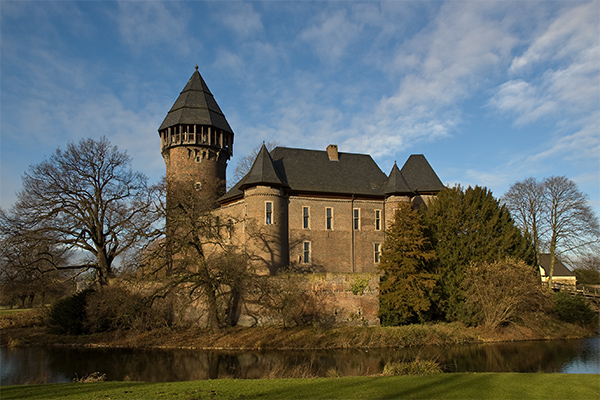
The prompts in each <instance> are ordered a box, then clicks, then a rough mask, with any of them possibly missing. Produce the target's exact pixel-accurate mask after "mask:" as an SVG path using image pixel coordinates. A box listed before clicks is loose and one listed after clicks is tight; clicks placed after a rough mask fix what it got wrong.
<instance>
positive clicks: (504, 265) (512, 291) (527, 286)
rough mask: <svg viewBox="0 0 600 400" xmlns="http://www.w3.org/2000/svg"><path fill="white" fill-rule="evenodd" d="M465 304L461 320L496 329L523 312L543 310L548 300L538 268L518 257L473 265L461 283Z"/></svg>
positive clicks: (520, 315)
mask: <svg viewBox="0 0 600 400" xmlns="http://www.w3.org/2000/svg"><path fill="white" fill-rule="evenodd" d="M462 288H463V290H464V295H465V299H466V301H465V304H464V307H463V314H462V315H461V319H462V320H463V322H465V323H467V324H472V325H482V326H485V327H487V328H489V329H496V328H497V327H499V326H501V325H505V324H508V323H510V322H515V321H517V320H518V319H520V318H521V317H522V316H523V315H524V314H526V313H528V312H531V311H534V310H543V309H544V308H545V307H546V305H547V304H548V302H549V299H548V298H547V296H546V295H545V292H544V291H543V290H542V286H541V284H540V280H539V277H538V273H537V270H536V268H534V267H532V266H530V265H528V264H526V263H525V262H523V261H521V260H519V259H513V258H506V259H504V260H503V261H496V262H492V263H487V262H483V263H478V264H471V265H470V266H469V267H468V268H467V269H466V272H465V279H464V281H463V283H462Z"/></svg>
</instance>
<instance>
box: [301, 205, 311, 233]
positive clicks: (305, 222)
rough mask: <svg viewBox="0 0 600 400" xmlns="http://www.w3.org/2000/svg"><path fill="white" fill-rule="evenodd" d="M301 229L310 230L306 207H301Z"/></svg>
mask: <svg viewBox="0 0 600 400" xmlns="http://www.w3.org/2000/svg"><path fill="white" fill-rule="evenodd" d="M302 227H303V228H304V229H308V228H310V214H309V209H308V207H302Z"/></svg>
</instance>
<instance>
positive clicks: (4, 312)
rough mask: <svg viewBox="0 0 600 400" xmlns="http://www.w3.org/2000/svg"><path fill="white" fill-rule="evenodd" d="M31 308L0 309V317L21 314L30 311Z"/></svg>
mask: <svg viewBox="0 0 600 400" xmlns="http://www.w3.org/2000/svg"><path fill="white" fill-rule="evenodd" d="M31 310H33V308H12V309H11V308H0V317H2V316H4V315H11V314H16V313H22V312H24V311H31Z"/></svg>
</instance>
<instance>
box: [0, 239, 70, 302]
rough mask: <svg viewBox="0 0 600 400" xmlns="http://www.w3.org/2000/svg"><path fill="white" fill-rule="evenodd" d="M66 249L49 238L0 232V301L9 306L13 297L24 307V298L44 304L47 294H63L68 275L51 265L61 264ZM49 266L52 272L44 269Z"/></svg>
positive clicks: (67, 284)
mask: <svg viewBox="0 0 600 400" xmlns="http://www.w3.org/2000/svg"><path fill="white" fill-rule="evenodd" d="M68 257H69V253H68V252H66V251H65V249H63V248H59V247H57V246H55V245H54V243H53V242H52V241H51V240H48V239H44V238H38V240H36V241H34V242H32V241H28V240H27V238H26V237H23V236H11V235H5V234H0V289H1V292H2V302H3V303H5V304H9V305H10V306H11V307H12V305H13V304H14V301H15V299H19V300H21V306H22V307H25V305H26V304H25V302H26V301H27V300H28V301H29V305H33V303H34V300H35V299H39V302H40V303H41V304H44V302H45V300H46V299H47V295H60V294H65V291H66V290H68V288H69V287H70V286H71V285H69V281H70V279H69V278H68V276H65V275H64V274H63V273H61V271H55V270H53V267H52V266H53V265H55V264H56V265H64V264H65V263H66V262H67V261H66V260H67V259H68ZM48 270H52V273H45V271H48Z"/></svg>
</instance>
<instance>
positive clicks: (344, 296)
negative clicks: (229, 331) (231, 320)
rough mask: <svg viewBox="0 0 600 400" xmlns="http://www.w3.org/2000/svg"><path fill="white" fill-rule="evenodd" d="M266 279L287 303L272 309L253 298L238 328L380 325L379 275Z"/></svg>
mask: <svg viewBox="0 0 600 400" xmlns="http://www.w3.org/2000/svg"><path fill="white" fill-rule="evenodd" d="M267 279H268V281H269V285H270V286H272V287H279V288H281V289H282V290H281V291H280V292H279V293H280V295H282V296H284V297H285V298H286V299H287V300H288V301H281V304H283V305H284V306H283V307H281V304H278V305H277V307H274V308H272V307H269V306H266V305H265V304H261V303H260V302H256V301H254V300H255V299H253V297H252V294H250V295H249V296H248V297H247V300H248V301H247V302H246V304H245V307H244V310H243V312H242V314H241V316H240V319H239V322H238V324H239V325H242V326H254V325H273V324H275V325H286V326H289V325H294V324H296V323H298V322H302V323H314V324H322V325H379V317H378V313H379V279H380V276H379V274H377V273H364V274H347V273H313V274H281V275H277V276H269V277H267ZM281 300H283V299H281ZM290 300H293V301H290Z"/></svg>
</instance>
